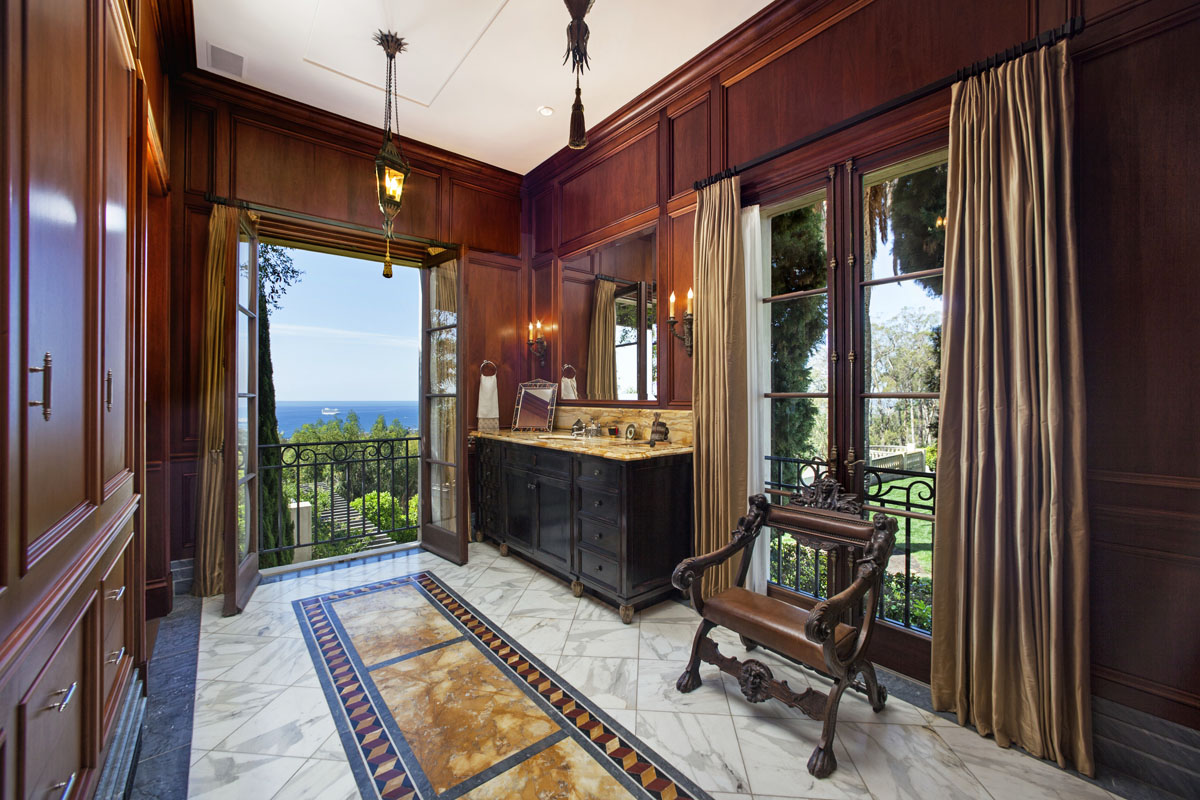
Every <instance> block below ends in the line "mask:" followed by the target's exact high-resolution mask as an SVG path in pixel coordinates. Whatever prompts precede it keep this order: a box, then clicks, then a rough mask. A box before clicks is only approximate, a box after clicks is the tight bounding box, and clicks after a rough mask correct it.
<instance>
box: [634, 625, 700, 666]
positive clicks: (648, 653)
mask: <svg viewBox="0 0 1200 800" xmlns="http://www.w3.org/2000/svg"><path fill="white" fill-rule="evenodd" d="M639 627H640V628H641V640H642V641H641V646H640V650H639V655H640V656H641V657H642V658H658V659H662V660H664V661H679V660H683V661H686V660H687V659H688V658H690V657H691V655H692V640H693V639H694V638H695V637H696V630H697V628H698V626H697V625H689V624H688V623H686V622H650V621H648V620H646V619H643V620H642V623H641V625H640V626H639Z"/></svg>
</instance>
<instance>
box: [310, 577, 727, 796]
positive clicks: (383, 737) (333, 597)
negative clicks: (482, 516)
mask: <svg viewBox="0 0 1200 800" xmlns="http://www.w3.org/2000/svg"><path fill="white" fill-rule="evenodd" d="M404 585H412V586H415V587H417V588H418V589H419V590H420V591H421V592H422V594H424V595H425V596H426V598H427V599H428V600H429V601H430V603H431V604H432V605H433V606H434V607H435V608H438V609H439V610H440V611H441V612H442V614H443V615H444V616H445V617H446V618H447V619H449V620H450V621H451V622H452V623H453V624H454V625H455V626H456V627H457V628H458V629H459V630H460V631H461V632H462V633H463V635H464V638H466V639H467V640H468V641H471V642H472V643H473V644H474V645H475V646H476V647H477V648H478V649H479V650H480V651H482V652H483V653H484V654H485V655H487V656H488V658H489V659H490V660H491V661H492V662H493V663H494V664H495V665H496V666H497V667H498V668H500V669H501V671H503V672H507V673H508V677H509V679H510V680H512V681H513V683H514V684H515V685H517V686H518V687H520V688H522V689H523V690H524V691H525V693H526V694H527V695H528V696H530V697H531V698H533V699H535V700H536V701H539V706H541V707H542V708H543V710H545V711H547V712H548V713H550V714H551V716H552V717H557V718H558V724H559V726H560V729H561V730H562V731H564V732H565V733H566V734H567V735H570V736H571V737H572V738H574V739H575V740H576V741H577V742H579V743H580V744H581V745H583V746H584V749H585V750H588V751H589V752H590V753H591V754H592V756H593V758H595V760H596V762H597V763H598V764H600V765H601V766H602V767H604V768H605V769H606V770H607V771H608V772H609V774H611V775H612V776H613V777H614V778H616V779H617V780H618V781H619V782H620V783H621V784H622V785H623V786H624V787H625V788H626V789H628V790H629V791H630V793H631V795H632V796H634V797H638V796H640V797H643V798H649V799H650V800H711V798H710V797H709V795H708V794H707V793H706V792H704V791H703V790H702V789H700V788H699V787H697V786H695V785H694V784H693V783H692V782H691V781H690V780H688V779H687V778H686V777H684V776H683V775H681V774H679V772H678V770H677V769H676V768H674V767H672V766H670V765H669V764H668V763H667V761H666V760H665V759H663V758H662V757H661V756H659V755H658V754H657V753H655V752H654V751H653V750H651V749H650V748H649V747H647V746H646V745H645V744H644V743H643V742H641V741H640V740H638V739H637V738H636V737H635V736H634V735H633V734H631V733H630V732H629V731H627V730H625V729H624V728H623V727H621V726H620V725H619V724H617V723H616V722H615V721H614V720H612V719H611V718H609V717H608V715H606V714H605V713H604V712H603V711H601V710H600V709H599V708H597V707H596V706H595V705H594V704H593V703H591V701H589V700H588V699H587V698H586V697H585V696H584V695H583V694H582V693H581V692H580V691H579V690H577V689H575V688H574V687H572V686H571V685H570V684H568V683H567V682H566V681H564V680H563V679H562V678H561V677H559V676H558V675H557V674H555V673H554V672H553V671H552V670H550V669H547V668H546V666H545V665H544V664H542V663H541V662H540V661H539V660H538V659H537V658H536V657H534V656H533V655H532V654H530V653H528V652H527V651H526V650H525V649H524V648H522V647H521V646H520V644H518V643H517V642H516V641H515V640H513V639H512V638H511V637H509V636H508V635H507V634H505V633H504V631H503V629H501V628H499V627H498V626H496V625H494V624H493V623H492V622H491V621H490V620H488V619H487V618H486V617H484V616H483V615H482V614H480V613H479V612H478V611H476V610H475V609H474V608H473V607H472V606H471V605H470V604H469V603H467V602H466V601H465V600H463V599H462V598H461V597H459V596H458V595H457V594H456V593H455V592H454V591H453V590H451V589H449V588H448V587H446V586H445V585H444V584H442V583H441V581H440V580H439V579H438V578H437V576H436V575H435V574H434V573H433V572H431V571H429V570H423V571H420V572H416V573H413V574H411V575H406V576H403V577H399V578H390V579H387V580H383V581H377V582H374V583H369V584H364V585H362V586H356V587H354V588H351V589H345V590H339V591H336V592H329V593H326V594H322V595H317V596H315V597H310V598H307V599H304V600H297V601H295V602H294V603H293V607H294V608H295V610H296V615H297V617H298V618H299V620H300V627H301V629H302V631H303V633H304V637H305V640H306V641H307V643H308V647H309V653H310V655H311V656H312V658H313V662H314V664H315V665H316V666H317V673H318V675H319V677H320V679H321V684H322V686H323V687H324V689H325V695H326V699H327V700H328V701H329V704H330V709H331V711H333V712H334V718H335V721H336V723H337V728H338V733H339V735H340V738H341V740H342V745H343V747H345V749H346V753H347V755H348V756H350V766H351V769H352V770H353V771H354V774H355V778H356V779H357V781H358V784H359V788H360V791H363V793H364V797H367V798H372V800H373V798H376V797H378V798H380V800H433V798H435V797H443V798H447V799H448V798H452V797H457V796H458V795H460V794H462V793H464V791H469V790H471V789H474V788H475V785H477V783H473V785H471V786H469V787H467V786H464V785H463V784H460V786H459V787H453V788H451V789H449V790H447V791H446V792H443V793H442V794H441V795H437V794H435V793H434V791H433V788H432V786H431V785H430V783H429V781H428V779H426V778H425V775H424V773H423V771H422V770H421V767H420V764H419V763H417V760H416V758H415V757H414V756H413V753H412V750H411V749H410V748H409V747H408V745H407V743H406V742H405V741H404V737H403V734H401V733H400V731H399V730H398V729H397V728H396V726H395V723H394V721H393V720H392V719H391V715H390V714H389V713H388V711H387V708H386V705H385V704H384V703H383V700H382V698H381V697H380V696H379V695H378V692H377V690H376V689H375V686H374V683H373V681H372V680H371V677H370V674H369V671H368V670H367V668H366V665H364V664H363V663H362V662H361V660H360V659H359V658H358V656H357V654H356V653H355V652H354V650H353V645H352V644H351V643H350V641H349V638H348V637H347V636H346V634H345V631H344V630H343V629H342V627H341V624H340V622H339V621H338V620H337V615H336V613H335V612H333V611H332V610H331V608H330V605H329V604H331V603H334V602H336V601H338V600H345V599H347V598H350V597H356V596H359V595H363V594H369V593H372V592H379V591H383V590H386V589H391V588H396V587H399V586H404ZM339 711H340V712H341V713H338V712H339ZM356 755H358V756H360V757H359V758H356V757H355V756H356ZM485 772H486V771H485ZM488 777H489V778H490V777H493V776H490V775H489V776H488ZM468 782H470V779H468ZM464 783H467V782H464ZM456 790H458V791H456ZM371 791H373V793H369V792H371Z"/></svg>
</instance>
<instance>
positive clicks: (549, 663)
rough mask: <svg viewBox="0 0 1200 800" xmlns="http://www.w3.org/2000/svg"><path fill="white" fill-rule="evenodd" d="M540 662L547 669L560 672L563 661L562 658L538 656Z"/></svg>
mask: <svg viewBox="0 0 1200 800" xmlns="http://www.w3.org/2000/svg"><path fill="white" fill-rule="evenodd" d="M537 658H538V661H541V662H542V663H543V664H545V665H546V669H549V670H554V671H555V672H558V664H559V662H560V661H561V660H562V656H553V655H545V656H538V657H537Z"/></svg>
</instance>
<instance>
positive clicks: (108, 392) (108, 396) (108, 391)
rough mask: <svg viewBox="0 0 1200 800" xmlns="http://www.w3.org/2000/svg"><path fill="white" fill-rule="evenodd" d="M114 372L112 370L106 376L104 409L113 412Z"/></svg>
mask: <svg viewBox="0 0 1200 800" xmlns="http://www.w3.org/2000/svg"><path fill="white" fill-rule="evenodd" d="M112 383H113V381H112V370H111V369H110V370H109V371H108V372H107V373H106V374H105V376H104V408H105V410H106V411H112Z"/></svg>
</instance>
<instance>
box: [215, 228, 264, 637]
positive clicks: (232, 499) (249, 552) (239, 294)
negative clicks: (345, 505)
mask: <svg viewBox="0 0 1200 800" xmlns="http://www.w3.org/2000/svg"><path fill="white" fill-rule="evenodd" d="M232 269H233V274H231V275H228V276H227V277H226V281H225V296H226V306H225V307H226V308H227V309H229V310H230V311H231V312H232V313H227V314H226V316H225V319H226V326H225V331H226V333H225V338H226V343H225V363H226V364H227V365H228V368H227V369H226V371H225V378H226V386H227V387H228V388H227V392H226V394H227V399H226V404H225V442H226V445H225V475H226V476H232V480H231V479H229V477H227V478H226V482H225V483H226V493H225V570H224V571H225V608H224V613H225V615H226V616H228V615H230V614H237V613H240V612H241V610H242V609H244V608H245V607H246V603H248V602H249V601H250V596H251V595H252V594H253V593H254V590H255V588H257V586H258V582H259V578H260V576H259V572H258V308H259V306H258V231H257V230H256V227H255V224H254V222H253V220H251V219H250V217H249V215H248V214H244V213H243V214H241V219H240V221H239V225H238V246H237V260H236V262H235V264H234V265H233V266H232ZM231 442H232V443H235V444H236V446H234V447H230V446H229V443H231Z"/></svg>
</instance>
